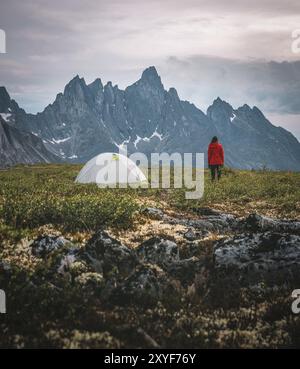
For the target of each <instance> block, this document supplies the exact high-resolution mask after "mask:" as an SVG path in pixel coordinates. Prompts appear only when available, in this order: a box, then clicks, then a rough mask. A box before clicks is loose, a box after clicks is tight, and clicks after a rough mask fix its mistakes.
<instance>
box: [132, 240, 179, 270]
mask: <svg viewBox="0 0 300 369" xmlns="http://www.w3.org/2000/svg"><path fill="white" fill-rule="evenodd" d="M136 253H137V256H138V258H139V259H140V260H141V261H143V262H146V263H150V264H157V265H159V266H162V267H163V266H165V265H168V264H170V263H172V262H175V261H178V260H179V250H178V246H177V245H176V243H175V242H172V241H170V240H165V239H161V238H159V237H153V238H150V239H149V240H147V241H145V242H143V243H142V244H141V245H140V246H139V247H138V248H137V249H136Z"/></svg>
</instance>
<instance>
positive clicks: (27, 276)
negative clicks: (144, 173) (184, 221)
mask: <svg viewBox="0 0 300 369" xmlns="http://www.w3.org/2000/svg"><path fill="white" fill-rule="evenodd" d="M79 170H80V167H79V166H76V165H42V166H33V167H26V166H19V167H16V168H12V169H10V170H3V171H0V262H6V263H9V264H10V265H12V267H13V270H12V275H11V276H10V278H9V281H8V282H5V283H6V284H5V290H6V291H7V295H8V312H9V313H8V314H6V316H2V317H1V323H0V329H1V331H2V332H5V333H4V335H0V347H7V346H10V347H40V346H46V347H147V342H146V343H143V342H142V343H141V340H140V337H139V335H138V333H137V331H138V328H140V327H142V328H143V329H144V330H145V331H146V332H148V333H149V332H151V336H152V337H154V338H155V339H157V340H158V341H160V343H161V344H162V346H167V347H280V346H283V347H287V346H288V347H290V346H292V347H295V346H297V347H299V346H300V341H299V340H300V335H299V332H300V320H299V319H298V317H297V316H291V314H290V308H289V307H290V293H291V291H292V289H293V288H297V286H296V285H295V286H290V285H288V286H287V285H282V286H279V287H278V289H277V290H274V291H273V290H270V289H265V290H264V289H263V288H262V289H260V290H259V291H258V292H257V291H255V290H250V289H247V288H246V289H245V288H242V287H241V286H239V285H237V284H236V281H234V280H231V279H226V277H224V278H223V279H222V280H220V279H218V280H216V279H215V277H214V276H213V275H211V274H210V272H211V269H210V266H209V265H210V262H211V261H210V258H211V248H212V242H213V239H211V240H208V241H206V242H205V243H203V244H201V245H200V247H202V249H201V250H200V252H201V255H202V256H203V257H206V258H207V260H208V269H207V271H206V274H205V276H203V279H202V280H201V283H200V282H199V285H198V289H197V293H193V291H192V290H191V289H190V288H188V287H186V288H185V289H183V290H182V292H181V293H182V295H181V297H180V298H176V299H175V300H174V301H170V300H169V301H162V302H161V303H160V304H158V305H157V306H155V307H153V308H151V309H149V308H148V309H143V308H142V307H132V306H131V307H126V308H122V307H116V306H114V307H111V306H109V307H107V306H105V304H103V303H102V301H101V300H99V297H98V296H97V294H94V293H90V294H85V295H84V296H83V295H82V291H81V290H80V289H78V286H70V285H69V284H68V282H67V281H65V282H61V283H62V286H61V287H60V289H57V288H55V287H54V286H53V285H51V283H48V282H47V268H48V267H47V264H44V263H43V262H41V261H40V260H38V259H37V258H35V257H34V256H33V255H32V254H31V252H30V247H29V241H30V240H32V239H33V238H36V237H37V236H39V235H43V234H57V235H63V236H64V237H66V238H68V239H70V240H71V241H72V242H75V243H79V244H83V243H84V242H85V241H86V240H87V239H89V237H90V236H91V235H92V234H93V233H94V232H95V231H97V230H98V229H99V228H100V227H104V228H105V229H108V230H110V232H111V233H112V234H114V235H115V236H116V237H117V238H119V239H121V240H122V242H124V243H125V244H126V245H127V246H128V247H134V246H135V245H136V243H137V242H139V240H142V239H143V237H146V236H148V237H149V236H151V235H153V233H155V232H156V233H157V234H159V235H161V236H165V237H166V238H171V239H172V238H173V236H172V232H173V229H172V228H168V229H167V228H164V226H163V225H162V224H160V223H159V222H156V223H155V221H152V220H151V219H149V218H148V217H147V216H146V215H145V214H144V213H143V209H144V208H145V207H147V206H152V207H158V208H161V209H163V210H164V211H166V212H169V213H172V212H173V213H176V214H183V215H185V216H188V217H196V216H197V210H198V209H199V208H203V207H210V208H214V209H218V210H222V211H224V212H230V213H233V214H236V215H238V216H243V215H245V214H249V213H253V212H258V213H260V214H264V215H268V216H272V217H277V218H283V217H284V218H290V219H292V218H299V217H300V173H283V172H269V171H234V170H229V169H226V170H225V171H224V176H223V178H222V179H221V181H220V183H217V184H212V183H211V182H210V179H209V173H208V172H207V173H205V193H204V196H203V198H202V199H200V200H197V201H187V200H185V198H184V191H185V190H184V189H176V190H174V189H168V190H154V189H126V190H124V189H100V188H98V187H97V186H96V185H79V184H75V183H74V179H75V177H76V175H77V173H78V171H79ZM32 277H34V278H38V279H39V280H42V281H44V282H43V283H42V284H39V287H35V286H32V285H31V283H30V282H28V281H29V280H31V279H32ZM299 282H300V281H299ZM1 283H4V282H3V280H2V279H1V275H0V288H1V287H2V286H1ZM63 283H65V284H63ZM299 287H300V285H298V288H299ZM2 288H3V287H2ZM207 295H209V296H211V298H210V299H207V298H206V296H207Z"/></svg>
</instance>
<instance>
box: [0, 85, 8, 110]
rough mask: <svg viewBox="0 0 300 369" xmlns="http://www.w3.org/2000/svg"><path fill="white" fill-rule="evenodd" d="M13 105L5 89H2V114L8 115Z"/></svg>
mask: <svg viewBox="0 0 300 369" xmlns="http://www.w3.org/2000/svg"><path fill="white" fill-rule="evenodd" d="M10 103H11V98H10V96H9V94H8V92H7V90H6V88H5V87H3V86H2V87H0V113H6V111H7V109H8V108H9V106H10Z"/></svg>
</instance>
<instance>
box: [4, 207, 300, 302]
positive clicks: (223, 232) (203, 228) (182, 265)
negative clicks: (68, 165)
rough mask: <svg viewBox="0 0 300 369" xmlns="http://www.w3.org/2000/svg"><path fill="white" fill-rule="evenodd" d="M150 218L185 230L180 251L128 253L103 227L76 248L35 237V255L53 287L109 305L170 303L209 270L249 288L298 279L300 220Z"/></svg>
mask: <svg viewBox="0 0 300 369" xmlns="http://www.w3.org/2000/svg"><path fill="white" fill-rule="evenodd" d="M147 214H148V216H149V217H152V216H153V214H155V216H157V214H159V217H160V219H161V222H162V223H163V222H171V223H170V224H177V223H176V222H179V224H185V225H187V226H188V227H189V228H187V231H186V232H185V233H183V234H182V235H183V237H182V238H181V240H184V241H181V244H180V246H179V244H177V243H175V242H174V241H172V240H170V239H166V238H161V237H152V238H150V239H148V240H146V241H144V242H143V243H141V244H140V245H139V246H138V247H136V248H135V249H130V248H128V247H126V246H124V245H123V244H122V243H121V242H119V241H118V240H116V239H115V238H113V237H111V236H110V235H109V234H108V233H107V232H106V231H103V230H100V231H99V232H97V233H96V234H95V235H94V236H93V237H92V238H91V239H90V240H89V241H88V242H87V243H86V245H82V246H81V247H80V248H79V247H77V246H76V245H73V244H72V243H70V242H69V241H68V240H66V239H64V238H63V237H57V236H43V237H39V238H38V239H36V240H35V241H33V242H32V244H31V248H32V254H33V255H34V256H36V257H38V258H39V259H43V260H45V263H46V264H47V268H44V269H46V275H47V278H50V280H51V283H53V285H55V286H60V284H61V283H66V281H67V282H68V283H74V284H75V285H77V286H78V287H80V288H82V290H83V291H84V292H87V293H89V294H95V295H97V296H99V297H101V300H102V301H103V302H104V303H108V304H112V303H113V304H120V305H122V304H138V305H139V306H150V305H153V304H156V303H157V302H158V301H161V300H162V299H167V300H170V301H171V300H172V299H174V298H175V297H176V296H177V293H179V290H180V291H181V292H180V293H182V289H183V290H185V289H186V290H189V291H190V290H191V288H190V287H191V286H194V287H193V289H195V288H196V287H195V285H198V286H200V285H202V284H203V283H204V284H205V285H206V283H207V281H204V282H203V278H204V277H203V276H206V277H205V278H207V275H208V272H207V271H208V270H210V273H211V276H212V277H213V278H219V277H218V276H220V278H221V279H222V278H223V277H222V276H224V275H226V277H227V278H234V281H235V282H236V283H244V284H245V283H246V284H247V285H249V284H250V285H253V284H255V283H257V282H262V281H264V282H272V283H273V284H276V283H279V282H278V281H279V280H281V281H282V280H283V281H288V280H290V279H294V278H300V273H299V270H300V235H299V234H296V233H297V232H298V231H299V222H297V221H287V220H283V221H281V220H274V219H271V218H267V217H262V216H259V215H257V214H255V215H251V216H248V217H245V218H240V219H239V218H236V217H234V216H232V215H230V214H222V213H218V212H213V214H212V213H209V212H205V214H206V215H202V216H200V217H198V218H195V219H184V218H183V217H181V218H175V217H170V216H168V215H166V214H164V213H163V212H162V211H156V209H154V208H153V209H152V210H151V213H150V212H148V213H147ZM207 214H208V215H207ZM180 232H182V230H180ZM211 233H212V234H213V236H215V234H218V233H219V236H218V237H219V240H216V241H213V239H210V241H209V243H208V244H207V245H208V247H209V249H210V250H212V251H209V254H208V253H207V251H205V250H203V247H205V246H204V245H205V243H201V242H207V236H210V235H211ZM208 239H209V238H208ZM182 242H183V244H182ZM0 269H1V268H0ZM42 280H43V279H42ZM202 282H203V283H202ZM172 301H173V300H172Z"/></svg>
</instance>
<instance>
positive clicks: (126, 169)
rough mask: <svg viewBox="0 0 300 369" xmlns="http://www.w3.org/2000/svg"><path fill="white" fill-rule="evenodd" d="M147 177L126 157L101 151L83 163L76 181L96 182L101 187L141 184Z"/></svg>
mask: <svg viewBox="0 0 300 369" xmlns="http://www.w3.org/2000/svg"><path fill="white" fill-rule="evenodd" d="M145 181H147V178H146V177H145V175H144V174H143V172H142V171H141V170H140V169H139V167H138V166H137V165H136V164H135V163H134V162H133V161H132V160H130V159H129V158H128V157H126V156H124V155H121V154H117V153H109V152H108V153H103V154H100V155H97V156H95V157H94V158H93V159H91V160H90V161H89V162H87V163H86V164H85V166H84V167H83V168H82V170H81V171H80V173H79V174H78V176H77V178H76V182H77V183H97V184H98V185H99V186H101V187H105V186H114V185H117V184H130V183H131V184H137V185H138V184H141V183H144V182H145Z"/></svg>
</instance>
